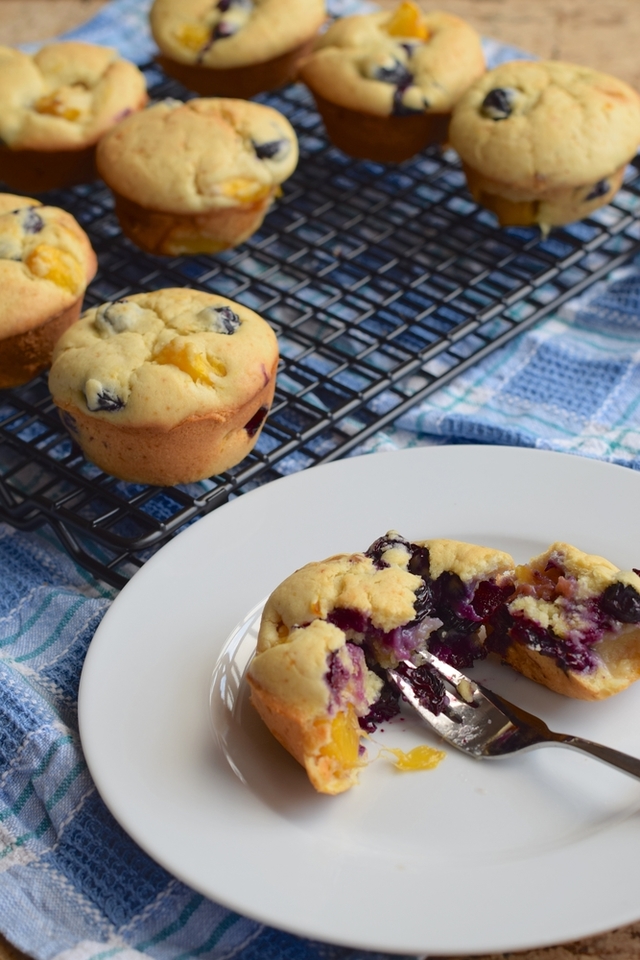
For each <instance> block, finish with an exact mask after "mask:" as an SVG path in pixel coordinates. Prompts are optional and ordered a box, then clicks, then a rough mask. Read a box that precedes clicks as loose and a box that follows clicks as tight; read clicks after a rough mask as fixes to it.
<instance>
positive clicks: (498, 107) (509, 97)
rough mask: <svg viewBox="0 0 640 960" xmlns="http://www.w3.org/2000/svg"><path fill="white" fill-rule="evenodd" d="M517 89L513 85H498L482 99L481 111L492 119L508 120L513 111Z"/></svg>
mask: <svg viewBox="0 0 640 960" xmlns="http://www.w3.org/2000/svg"><path fill="white" fill-rule="evenodd" d="M515 99H516V91H515V90H513V89H512V88H511V87H496V88H495V89H493V90H490V91H489V93H488V94H487V95H486V97H485V98H484V100H483V101H482V106H481V107H480V112H481V113H482V114H483V116H485V117H488V118H489V119H490V120H506V119H507V118H508V117H510V116H511V114H512V112H513V105H514V103H515Z"/></svg>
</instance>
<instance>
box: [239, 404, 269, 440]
mask: <svg viewBox="0 0 640 960" xmlns="http://www.w3.org/2000/svg"><path fill="white" fill-rule="evenodd" d="M268 413H269V409H268V407H259V408H258V410H257V411H256V412H255V413H254V415H253V416H252V417H251V420H249V422H248V423H245V425H244V428H245V430H246V431H247V433H248V435H249V436H250V437H255V435H256V433H257V432H258V430H259V429H260V427H261V426H262V424H263V423H264V421H265V420H266V419H267V414H268Z"/></svg>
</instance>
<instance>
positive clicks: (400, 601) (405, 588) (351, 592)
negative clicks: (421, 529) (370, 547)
mask: <svg viewBox="0 0 640 960" xmlns="http://www.w3.org/2000/svg"><path fill="white" fill-rule="evenodd" d="M385 561H386V562H387V565H386V566H385V567H384V568H381V567H380V566H379V565H376V563H375V562H374V560H372V558H371V557H367V556H366V555H365V554H363V553H353V554H338V555H337V556H334V557H329V558H328V559H327V560H321V561H319V562H315V563H308V564H307V565H306V566H304V567H301V568H300V570H296V572H295V573H292V574H291V576H289V577H287V579H286V580H284V581H283V582H282V583H281V584H280V586H279V587H277V588H276V589H275V590H274V592H273V593H272V594H271V596H270V597H269V599H268V600H267V603H266V605H265V608H264V613H263V614H262V622H261V624H260V632H259V635H258V646H257V650H258V653H261V652H262V651H263V650H267V649H268V648H269V647H272V646H276V645H278V644H280V643H284V642H286V641H287V639H288V636H289V632H290V631H291V630H294V629H296V628H297V627H300V626H302V625H308V624H309V623H311V622H312V621H314V620H317V619H321V620H326V619H327V617H328V616H329V615H330V614H331V613H332V611H333V610H335V609H336V608H341V609H345V610H354V611H357V612H358V613H359V614H361V615H363V616H364V617H369V618H371V622H372V624H373V626H374V627H377V628H379V629H380V630H384V631H385V632H386V631H390V630H393V629H395V628H396V627H399V626H402V625H403V624H406V623H409V622H410V621H412V620H413V619H414V618H415V615H416V611H415V606H416V591H417V590H419V588H420V587H421V585H422V581H421V579H420V577H419V576H416V575H415V574H413V573H410V572H409V571H408V570H407V569H406V567H407V561H408V555H400V553H399V552H398V554H397V556H393V557H391V556H390V555H388V554H387V555H386V556H385Z"/></svg>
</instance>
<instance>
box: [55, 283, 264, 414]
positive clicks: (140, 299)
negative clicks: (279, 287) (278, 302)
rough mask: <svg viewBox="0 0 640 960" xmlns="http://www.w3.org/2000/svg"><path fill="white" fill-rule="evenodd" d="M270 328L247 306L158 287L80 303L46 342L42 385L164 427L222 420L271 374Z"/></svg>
mask: <svg viewBox="0 0 640 960" xmlns="http://www.w3.org/2000/svg"><path fill="white" fill-rule="evenodd" d="M277 360H278V344H277V340H276V336H275V334H274V333H273V331H272V329H271V327H270V326H269V324H268V323H267V322H266V321H265V320H263V319H262V318H261V317H259V316H258V315H257V314H256V313H254V312H253V311H252V310H249V309H247V307H243V306H242V304H239V303H234V302H233V301H231V300H227V299H226V298H225V297H218V296H216V295H215V294H211V293H203V292H201V291H199V290H189V289H172V288H171V289H165V290H156V291H154V292H153V293H138V294H136V295H135V296H132V297H128V298H127V299H126V300H117V301H115V302H114V303H105V304H102V305H101V306H99V307H94V308H93V309H91V310H88V311H87V312H86V313H85V314H83V316H82V317H81V318H80V320H78V322H77V323H75V324H74V325H73V326H72V327H70V328H69V330H67V332H66V333H65V334H63V336H62V337H61V338H60V340H59V341H58V343H57V345H56V349H55V351H54V356H53V364H52V368H51V373H50V376H49V388H50V390H51V393H52V394H53V397H54V400H55V402H56V404H57V405H58V406H60V407H62V408H63V409H66V410H71V411H73V410H74V409H80V410H81V411H83V412H85V413H87V412H88V413H90V414H92V415H94V416H95V417H97V418H99V419H103V420H108V421H109V422H111V423H114V424H118V426H123V427H125V426H130V427H152V428H156V429H166V430H169V429H171V428H172V427H174V426H177V425H178V424H180V423H183V422H184V421H186V420H197V419H200V418H202V417H211V416H213V417H219V418H220V420H221V421H223V420H225V419H226V418H227V417H228V416H229V414H230V413H233V412H234V411H235V410H236V409H237V408H238V407H239V406H242V405H243V404H244V403H246V402H247V401H248V400H249V399H251V398H252V397H253V396H255V394H256V392H258V391H259V390H261V389H262V388H263V387H264V386H265V385H266V384H267V383H268V382H269V380H270V378H271V377H272V376H273V375H274V372H275V365H276V363H277Z"/></svg>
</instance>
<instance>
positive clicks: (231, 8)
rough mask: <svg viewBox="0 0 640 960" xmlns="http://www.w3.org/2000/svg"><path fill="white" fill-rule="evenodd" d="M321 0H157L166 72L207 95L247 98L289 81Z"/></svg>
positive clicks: (320, 12)
mask: <svg viewBox="0 0 640 960" xmlns="http://www.w3.org/2000/svg"><path fill="white" fill-rule="evenodd" d="M325 17H326V11H325V4H324V0H214V2H213V3H212V2H211V0H155V2H154V4H153V7H152V9H151V32H152V33H153V36H154V38H155V41H156V43H157V44H158V46H159V47H160V51H161V55H160V57H159V58H158V59H159V62H160V64H161V65H162V67H163V68H164V70H165V71H166V72H167V73H168V74H170V75H171V76H172V77H175V78H176V79H177V80H179V81H180V82H181V83H183V84H184V85H185V86H186V87H188V88H189V89H190V90H195V91H196V92H197V93H200V94H203V95H205V96H222V97H252V96H254V95H255V94H256V93H260V92H261V91H263V90H274V89H276V87H280V86H282V85H283V84H285V83H289V82H290V81H291V80H293V78H294V76H295V74H296V69H297V64H298V62H299V60H300V59H301V57H302V56H304V54H305V53H306V52H308V50H309V49H310V47H311V43H312V40H313V38H314V36H315V35H316V33H317V32H318V28H319V27H320V26H321V24H322V23H323V21H324V19H325Z"/></svg>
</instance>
